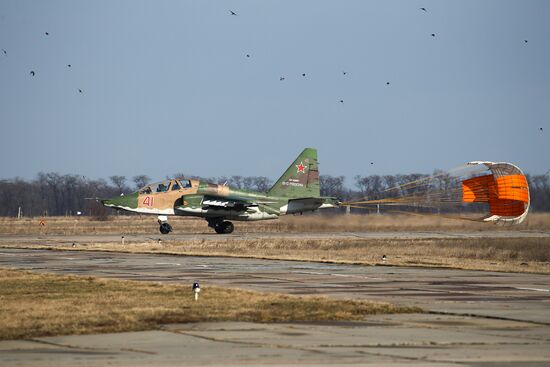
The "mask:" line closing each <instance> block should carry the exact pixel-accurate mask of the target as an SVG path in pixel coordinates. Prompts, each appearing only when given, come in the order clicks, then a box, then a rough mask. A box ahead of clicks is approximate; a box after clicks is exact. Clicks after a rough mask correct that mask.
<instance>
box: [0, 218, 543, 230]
mask: <svg viewBox="0 0 550 367" xmlns="http://www.w3.org/2000/svg"><path fill="white" fill-rule="evenodd" d="M169 220H170V223H171V224H172V226H173V227H174V231H175V233H212V232H213V230H212V229H211V228H208V226H207V224H206V221H205V220H204V219H197V218H184V217H170V219H169ZM40 221H41V218H38V217H36V218H23V219H20V220H17V219H14V218H0V234H65V235H69V234H98V233H101V234H144V233H151V234H157V233H158V224H157V221H156V217H155V216H138V215H133V216H122V215H121V216H111V217H108V218H107V220H104V221H98V220H92V219H91V218H89V217H46V218H44V222H45V226H41V225H40ZM234 224H235V232H236V233H250V232H285V233H299V232H348V231H350V232H353V231H366V232H374V231H432V230H438V231H484V230H487V229H490V230H493V231H494V230H499V231H512V232H513V231H517V230H550V213H534V214H530V215H529V216H528V217H527V219H526V221H525V222H524V223H523V224H521V225H518V226H509V227H505V226H497V225H494V224H490V223H478V222H472V221H463V220H456V219H447V218H442V217H435V216H418V215H415V216H413V215H375V214H371V215H349V216H346V215H304V216H292V215H291V216H283V217H281V218H280V219H277V220H269V221H258V222H234Z"/></svg>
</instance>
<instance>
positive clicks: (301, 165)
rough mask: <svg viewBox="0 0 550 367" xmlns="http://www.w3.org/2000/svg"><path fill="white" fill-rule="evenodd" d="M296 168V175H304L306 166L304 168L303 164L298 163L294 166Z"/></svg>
mask: <svg viewBox="0 0 550 367" xmlns="http://www.w3.org/2000/svg"><path fill="white" fill-rule="evenodd" d="M296 168H298V171H296V173H305V172H306V171H305V169H306V166H304V164H303V163H302V162H300V164H297V165H296Z"/></svg>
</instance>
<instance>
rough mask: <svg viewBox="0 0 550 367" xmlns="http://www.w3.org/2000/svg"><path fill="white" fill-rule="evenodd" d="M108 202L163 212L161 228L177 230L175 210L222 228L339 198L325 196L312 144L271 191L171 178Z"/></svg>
mask: <svg viewBox="0 0 550 367" xmlns="http://www.w3.org/2000/svg"><path fill="white" fill-rule="evenodd" d="M101 203H102V204H103V205H105V206H107V207H110V208H115V209H123V210H128V211H132V212H137V213H143V214H155V215H158V222H159V225H160V232H161V233H162V234H167V233H170V232H171V231H172V226H171V225H170V224H169V223H168V216H169V215H179V216H191V217H201V218H205V219H206V221H207V222H208V226H209V227H212V228H213V229H214V230H215V231H216V233H220V234H223V233H225V234H227V233H231V232H233V229H234V226H233V223H231V222H230V221H229V220H234V221H252V220H267V219H275V218H278V217H279V216H280V215H285V214H295V213H303V212H307V211H314V210H317V209H320V208H332V207H335V206H337V205H338V200H337V199H336V198H332V197H321V196H320V187H319V169H318V162H317V150H315V149H313V148H306V149H304V151H303V152H302V153H300V155H299V156H298V158H296V159H295V160H294V162H292V164H291V165H290V167H288V169H287V170H286V172H285V173H284V174H283V175H282V176H281V177H280V178H279V179H278V180H277V182H276V183H275V184H274V185H273V187H271V189H269V191H267V192H255V191H250V190H242V189H236V188H232V187H230V186H228V185H218V184H213V183H209V182H205V181H202V180H194V179H185V178H180V179H171V180H165V181H162V182H157V183H153V184H150V185H147V186H145V187H143V188H141V189H140V190H138V191H136V192H134V193H132V194H129V195H122V196H118V197H114V198H111V199H103V200H101Z"/></svg>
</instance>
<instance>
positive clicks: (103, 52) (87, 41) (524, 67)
mask: <svg viewBox="0 0 550 367" xmlns="http://www.w3.org/2000/svg"><path fill="white" fill-rule="evenodd" d="M421 7H425V8H426V9H427V11H423V10H421V9H420V8H421ZM230 10H232V11H234V12H235V13H237V15H236V16H234V15H231V14H230ZM549 19H550V1H544V0H540V1H525V0H522V1H519V0H518V1H502V0H495V1H462V0H461V1H387V0H384V1H364V0H357V1H335V0H333V1H321V0H311V1H304V0H300V1H290V0H289V1H282V0H278V1H275V0H272V1H269V0H263V1H257V0H249V1H238V0H229V1H227V0H224V1H214V0H190V1H186V0H177V1H147V2H144V1H73V0H71V1H22V0H0V48H1V49H3V50H5V51H6V53H7V54H4V52H3V51H2V53H1V54H0V123H1V134H0V157H1V158H0V159H1V160H0V178H12V177H15V176H20V177H23V178H34V177H35V175H36V173H38V172H40V171H43V172H50V171H56V172H59V173H62V174H65V173H71V174H72V173H75V174H81V175H85V176H87V177H91V178H100V177H102V178H106V177H108V176H110V175H114V174H119V175H126V176H128V177H132V176H134V175H137V174H147V175H149V176H150V177H151V178H152V179H160V178H164V176H166V175H171V174H173V173H176V172H183V173H187V174H193V175H200V176H221V175H228V176H229V175H247V176H248V175H264V176H268V177H271V178H277V177H278V176H279V175H280V174H281V173H282V172H283V171H284V169H286V167H287V166H288V165H289V164H290V163H291V162H292V160H294V158H295V157H296V155H297V154H298V153H299V152H300V151H301V150H302V149H303V148H304V147H308V146H309V147H315V148H317V149H318V150H319V161H320V170H321V173H327V174H333V175H345V176H346V177H347V178H348V179H347V182H348V184H351V182H352V177H353V176H354V175H355V174H361V175H368V174H392V173H411V172H422V173H430V172H432V171H433V169H435V168H440V169H446V168H452V167H455V166H458V165H460V164H462V163H464V162H467V161H471V160H492V161H509V162H513V163H516V164H517V165H519V166H520V167H522V168H523V169H524V170H525V171H526V172H529V173H533V174H538V173H545V172H546V171H547V170H549V169H550V21H549ZM45 32H48V33H49V35H46V34H45ZM432 34H435V37H433V36H432ZM525 40H527V41H528V42H525ZM247 54H248V55H250V57H247V56H246V55H247ZM69 64H70V65H71V67H68V66H67V65H69ZM31 71H35V75H34V76H31V75H30V72H31ZM344 71H345V72H346V74H345V75H344V73H343V72H344ZM302 73H305V74H306V76H305V77H304V76H302ZM281 77H284V78H285V79H284V80H282V81H281V80H280V78H281ZM387 82H389V83H390V84H389V85H387V84H386V83H387ZM79 89H81V90H82V93H80V92H79V91H78V90H79ZM340 100H343V101H344V102H343V103H341V102H340ZM540 128H543V131H540ZM370 162H374V165H371V164H370Z"/></svg>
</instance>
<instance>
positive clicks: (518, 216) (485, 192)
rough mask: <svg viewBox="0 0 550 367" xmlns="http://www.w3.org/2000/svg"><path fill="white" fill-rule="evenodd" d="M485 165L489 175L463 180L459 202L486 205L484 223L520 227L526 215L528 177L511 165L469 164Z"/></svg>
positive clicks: (472, 163) (473, 163)
mask: <svg viewBox="0 0 550 367" xmlns="http://www.w3.org/2000/svg"><path fill="white" fill-rule="evenodd" d="M468 165H484V166H486V167H487V168H488V169H489V171H490V173H489V174H486V175H482V176H476V177H472V178H470V179H466V180H463V181H462V202H464V203H486V204H488V205H489V214H490V215H489V216H487V217H486V218H484V219H483V220H484V221H487V222H500V223H512V224H519V223H521V222H523V220H524V219H525V217H526V216H527V213H528V212H529V185H528V183H527V178H526V177H525V175H524V174H523V172H522V171H521V169H519V168H518V167H517V166H515V165H513V164H511V163H493V162H470V163H468Z"/></svg>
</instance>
